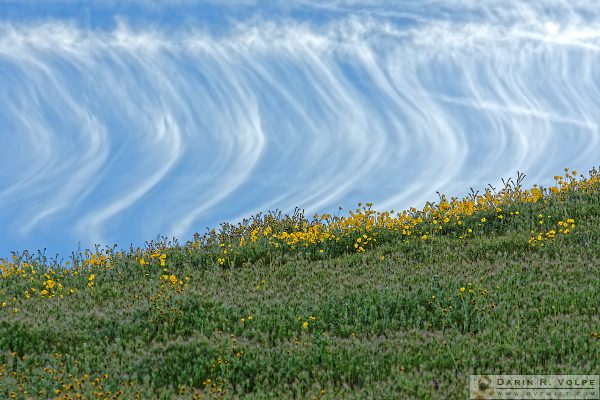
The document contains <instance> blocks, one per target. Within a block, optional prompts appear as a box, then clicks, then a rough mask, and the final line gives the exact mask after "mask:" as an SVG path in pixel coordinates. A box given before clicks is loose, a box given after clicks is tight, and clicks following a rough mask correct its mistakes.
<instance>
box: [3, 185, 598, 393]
mask: <svg viewBox="0 0 600 400" xmlns="http://www.w3.org/2000/svg"><path fill="white" fill-rule="evenodd" d="M515 209H518V210H519V211H520V213H521V215H522V217H521V218H519V219H515V220H514V221H512V222H511V221H507V222H506V223H502V224H501V223H500V222H497V220H495V221H496V222H494V224H493V225H491V226H488V227H486V228H485V229H482V230H481V232H478V233H476V234H473V235H472V236H470V237H467V238H459V235H458V234H454V233H452V229H448V232H449V233H447V234H439V235H436V236H435V238H434V239H433V240H420V239H417V240H407V239H406V238H405V237H403V236H402V235H396V236H395V235H393V234H388V235H387V236H386V235H385V234H384V233H385V232H381V234H380V235H379V237H380V238H381V239H380V240H379V241H378V242H377V244H376V245H374V246H371V247H370V248H368V249H367V251H366V252H365V253H359V254H357V253H354V252H351V251H336V252H335V253H326V255H325V256H322V257H319V256H315V255H310V254H308V253H304V252H296V253H294V252H283V251H275V250H272V249H271V250H269V249H268V248H265V247H264V246H263V247H260V244H257V245H256V246H257V247H256V249H254V250H252V251H254V252H255V256H253V257H249V258H247V259H246V261H245V262H243V263H241V264H240V265H236V266H235V267H227V265H223V266H220V265H219V264H218V263H216V262H212V263H208V262H206V259H204V258H202V257H201V256H199V255H198V253H196V252H194V251H191V250H190V249H189V248H188V247H186V246H171V247H170V248H168V249H166V250H164V252H165V254H167V258H166V259H167V263H166V264H167V265H166V267H167V268H168V273H167V275H168V276H170V274H174V275H176V276H177V279H180V278H181V279H182V282H183V284H182V285H179V284H176V285H174V286H172V285H171V284H170V283H169V282H166V281H164V280H161V275H163V274H164V273H165V271H163V268H162V267H160V266H158V264H157V263H156V262H154V263H153V264H151V265H150V266H145V267H142V266H140V264H139V262H138V260H137V258H136V257H134V254H136V253H135V251H132V253H130V254H129V253H128V254H127V255H125V256H123V257H120V258H119V257H115V258H114V259H113V262H112V267H111V268H110V269H109V268H97V270H95V271H92V272H94V274H95V277H94V279H92V280H91V281H90V279H89V277H90V272H88V271H87V270H86V269H79V271H80V272H79V273H78V274H77V275H74V274H73V273H70V272H69V271H68V270H65V269H64V267H60V266H58V265H54V271H55V272H54V274H49V276H52V277H53V279H55V280H56V281H57V282H58V281H60V282H61V284H62V285H63V286H64V292H65V295H64V296H63V298H60V297H59V296H58V295H57V296H55V297H53V298H48V297H47V296H40V295H39V290H40V289H41V288H40V286H39V281H40V278H41V277H40V275H41V274H43V273H44V268H48V266H49V265H50V264H52V262H51V261H48V260H44V259H43V257H38V259H37V261H36V259H35V257H27V255H24V259H26V260H28V262H29V263H30V264H34V267H33V270H35V271H37V272H36V274H35V275H33V274H31V272H23V273H20V274H18V273H13V274H8V275H10V276H5V277H4V278H2V279H0V290H1V291H0V298H2V299H3V300H2V302H5V303H6V305H4V306H3V307H2V308H1V309H0V351H1V354H0V397H2V398H10V397H11V396H13V395H14V396H15V397H16V398H78V397H77V394H79V396H81V397H79V398H123V399H129V398H135V396H138V397H139V398H144V399H147V398H165V399H166V398H213V397H221V396H223V397H225V398H248V399H271V398H318V399H339V398H349V399H351V398H355V399H368V398H372V399H402V398H406V399H415V398H423V399H437V398H450V399H464V398H467V397H468V386H467V380H468V377H469V375H470V374H597V373H599V371H600V340H598V337H599V336H598V331H600V311H599V308H600V304H599V303H600V268H599V267H600V191H599V190H598V189H596V190H594V191H589V192H586V193H580V192H578V191H574V192H569V193H566V194H565V195H563V196H559V197H555V198H549V199H548V200H546V201H544V202H539V203H536V204H521V205H519V206H518V208H515ZM539 213H543V215H544V218H546V219H545V221H550V222H547V224H551V222H552V221H558V220H559V219H566V218H574V219H575V221H576V225H577V226H576V228H575V229H573V230H572V232H571V233H569V234H568V235H564V236H558V237H557V238H556V239H554V240H547V241H545V242H544V247H540V246H536V247H532V246H530V245H529V244H528V240H529V239H530V237H531V233H530V230H531V229H537V227H536V224H537V223H538V214H539ZM486 215H487V218H488V219H492V220H494V218H495V217H496V215H495V213H494V211H493V210H492V211H481V212H479V213H477V214H476V215H474V216H473V217H472V226H477V225H476V222H477V221H479V220H480V219H481V218H482V217H484V216H486ZM548 215H549V216H550V218H547V216H548ZM153 246H154V245H153ZM248 251H250V250H248ZM253 254H254V253H253ZM382 256H383V260H382V259H381V257H382ZM185 276H187V277H189V278H190V279H189V281H185V280H184V277H185ZM54 277H59V278H54ZM41 279H42V280H43V279H45V278H41ZM89 282H93V285H92V287H89V286H88V283H89ZM186 282H187V286H186ZM31 287H38V290H37V292H35V293H30V294H31V298H29V299H27V298H25V297H23V292H24V291H25V290H27V289H28V288H31ZM71 288H73V289H75V290H76V291H75V293H73V294H66V293H67V291H68V290H69V289H71ZM461 288H464V292H461ZM471 290H472V292H471ZM57 293H58V292H57ZM61 293H62V292H61ZM432 296H435V298H433V297H432ZM472 301H473V302H472ZM248 316H252V318H251V319H249V318H248ZM311 317H313V318H311ZM242 318H243V319H244V321H243V322H242V321H241V319H242ZM305 323H307V324H305ZM305 325H306V327H305ZM219 360H220V361H219ZM209 380H210V381H209ZM58 391H60V392H58Z"/></svg>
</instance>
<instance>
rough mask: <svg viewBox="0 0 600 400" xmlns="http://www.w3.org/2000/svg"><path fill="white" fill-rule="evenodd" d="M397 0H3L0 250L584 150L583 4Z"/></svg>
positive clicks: (598, 22) (467, 178)
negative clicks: (152, 0) (83, 2)
mask: <svg viewBox="0 0 600 400" xmlns="http://www.w3.org/2000/svg"><path fill="white" fill-rule="evenodd" d="M391 3H392V2H387V1H379V0H372V1H367V0H364V1H353V0H346V1H335V0H331V1H312V0H304V1H301V0H298V1H280V2H266V1H261V2H252V1H237V2H216V1H214V2H206V1H205V2H193V1H191V0H190V1H185V0H182V1H170V2H167V1H155V2H150V1H143V0H138V1H126V2H117V1H97V2H86V3H85V4H86V5H84V6H81V5H80V4H81V2H72V1H46V2H44V1H32V0H31V1H29V0H24V1H23V0H22V1H0V10H1V11H0V102H1V104H0V256H2V255H7V254H9V252H10V251H12V250H24V249H31V250H34V249H41V248H47V249H48V253H49V254H54V253H60V254H62V255H68V254H69V253H70V252H71V251H72V250H75V249H76V248H77V246H78V242H80V243H81V245H82V247H84V248H85V247H90V246H93V244H95V243H98V244H101V245H111V244H113V243H118V244H119V245H120V246H122V247H128V245H129V244H130V243H133V244H134V245H141V244H143V242H144V241H146V240H151V239H154V238H156V237H157V235H165V236H169V237H172V236H175V237H177V238H179V239H180V240H182V241H185V240H188V239H190V238H191V236H192V234H193V233H194V232H197V231H200V232H202V231H204V229H205V228H206V227H212V226H216V225H217V224H218V223H220V222H223V221H230V222H235V221H239V220H240V219H241V218H244V217H247V216H250V215H252V214H254V213H258V212H260V211H266V210H273V209H280V210H283V211H292V210H293V209H294V208H295V207H301V208H304V209H306V210H307V212H309V213H313V212H323V211H337V209H338V206H342V207H344V208H346V209H348V208H351V207H353V206H354V205H355V204H356V203H358V202H359V201H372V202H374V203H375V205H376V207H378V208H381V209H391V208H394V209H399V208H405V207H410V206H421V205H422V204H423V203H424V202H425V201H427V200H434V199H435V198H436V194H435V192H436V191H437V190H439V191H442V192H445V193H448V194H450V195H461V194H464V193H466V191H467V190H468V189H469V188H470V187H474V188H483V187H485V186H486V185H487V184H488V183H492V184H498V183H499V182H500V179H501V178H507V177H510V176H514V175H515V174H516V171H517V170H520V171H524V172H525V173H527V175H528V178H527V182H529V183H530V184H533V183H535V182H538V183H545V184H548V183H550V182H551V177H552V176H553V175H556V174H558V173H560V172H561V171H562V168H563V167H571V168H576V169H579V170H582V171H586V170H587V169H590V168H592V167H593V166H597V165H598V164H599V162H600V161H599V158H600V157H599V154H600V133H599V130H598V129H599V128H598V124H599V122H600V117H599V116H600V112H598V111H599V109H600V97H599V96H598V95H597V93H599V92H600V72H598V71H597V68H596V67H595V66H596V65H598V62H599V61H600V59H599V54H600V52H599V50H600V18H599V15H598V14H599V12H598V10H597V7H594V2H592V1H585V0H576V1H572V2H570V3H569V4H566V3H565V2H562V1H558V0H555V1H539V2H521V1H512V0H511V1H508V3H505V2H503V3H502V4H501V5H500V4H498V2H495V1H491V0H490V1H472V0H456V1H449V0H448V1H444V0H427V1H421V2H414V1H399V2H393V4H392V5H390V4H391Z"/></svg>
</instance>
